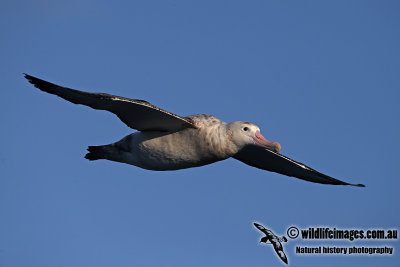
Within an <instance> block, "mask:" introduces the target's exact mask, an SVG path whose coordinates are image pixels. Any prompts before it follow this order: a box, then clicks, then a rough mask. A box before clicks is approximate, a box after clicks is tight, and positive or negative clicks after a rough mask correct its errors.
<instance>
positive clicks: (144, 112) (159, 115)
mask: <svg viewBox="0 0 400 267" xmlns="http://www.w3.org/2000/svg"><path fill="white" fill-rule="evenodd" d="M25 78H26V79H27V80H28V81H29V82H30V83H31V84H33V85H34V86H35V87H37V88H39V89H40V90H42V91H44V92H47V93H50V94H53V95H57V96H59V97H61V98H64V99H65V100H68V101H70V102H72V103H74V104H82V105H86V106H89V107H91V108H93V109H99V110H107V111H110V112H112V113H114V114H115V115H117V116H118V118H120V120H121V121H123V122H124V123H125V124H126V125H128V126H129V127H131V128H133V129H136V130H139V131H179V130H182V129H185V128H196V126H195V124H194V122H193V121H192V120H191V119H190V118H183V117H180V116H178V115H175V114H173V113H171V112H168V111H165V110H163V109H160V108H158V107H156V106H153V105H152V104H150V103H149V102H147V101H143V100H136V99H129V98H125V97H121V96H115V95H109V94H103V93H88V92H84V91H79V90H74V89H69V88H66V87H62V86H59V85H56V84H53V83H50V82H47V81H44V80H41V79H38V78H35V77H33V76H30V75H28V74H25Z"/></svg>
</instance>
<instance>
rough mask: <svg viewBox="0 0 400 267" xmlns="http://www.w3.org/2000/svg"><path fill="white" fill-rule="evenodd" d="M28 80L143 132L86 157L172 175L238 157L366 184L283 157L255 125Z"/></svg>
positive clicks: (314, 177) (292, 172)
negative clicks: (183, 115)
mask: <svg viewBox="0 0 400 267" xmlns="http://www.w3.org/2000/svg"><path fill="white" fill-rule="evenodd" d="M25 78H26V79H27V80H28V81H29V82H30V83H32V84H33V85H34V86H35V87H37V88H39V89H40V90H42V91H44V92H47V93H50V94H54V95H57V96H59V97H61V98H64V99H65V100H67V101H70V102H72V103H74V104H82V105H86V106H89V107H91V108H93V109H98V110H107V111H110V112H112V113H114V114H115V115H117V117H118V118H119V119H120V120H121V121H122V122H124V123H125V124H126V125H127V126H129V127H131V128H132V129H136V130H138V131H137V132H135V133H133V134H130V135H128V136H126V137H124V138H123V139H122V140H120V141H118V142H115V143H112V144H109V145H102V146H89V148H88V151H89V153H87V154H86V156H85V158H87V159H89V160H98V159H107V160H112V161H117V162H122V163H127V164H132V165H135V166H137V167H140V168H143V169H148V170H157V171H166V170H179V169H185V168H191V167H198V166H203V165H207V164H210V163H213V162H216V161H220V160H224V159H227V158H230V157H232V158H234V159H237V160H240V161H242V162H244V163H245V164H248V165H250V166H253V167H256V168H260V169H263V170H267V171H272V172H277V173H280V174H284V175H287V176H292V177H296V178H300V179H303V180H306V181H310V182H314V183H321V184H333V185H353V186H364V185H362V184H350V183H346V182H343V181H340V180H338V179H335V178H332V177H330V176H327V175H325V174H322V173H320V172H317V171H316V170H314V169H312V168H310V167H308V166H306V165H304V164H302V163H299V162H297V161H294V160H292V159H290V158H288V157H285V156H283V155H282V154H280V153H278V152H279V151H280V150H281V146H280V144H279V143H277V142H271V141H268V140H267V139H265V138H264V137H263V136H262V135H261V132H260V128H259V127H258V126H256V125H254V124H252V123H249V122H244V121H235V122H231V123H226V122H223V121H221V120H219V119H218V118H216V117H214V116H211V115H206V114H197V115H191V116H187V117H181V116H178V115H176V114H173V113H171V112H168V111H165V110H163V109H160V108H158V107H156V106H154V105H152V104H150V103H149V102H147V101H144V100H135V99H129V98H125V97H120V96H115V95H109V94H104V93H89V92H84V91H78V90H74V89H69V88H66V87H62V86H59V85H56V84H53V83H50V82H47V81H44V80H41V79H38V78H35V77H33V76H30V75H28V74H25Z"/></svg>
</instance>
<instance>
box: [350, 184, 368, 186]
mask: <svg viewBox="0 0 400 267" xmlns="http://www.w3.org/2000/svg"><path fill="white" fill-rule="evenodd" d="M353 185H354V186H358V187H366V186H365V185H364V184H353Z"/></svg>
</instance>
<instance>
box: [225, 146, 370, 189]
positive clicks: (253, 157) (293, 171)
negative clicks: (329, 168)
mask: <svg viewBox="0 0 400 267" xmlns="http://www.w3.org/2000/svg"><path fill="white" fill-rule="evenodd" d="M233 158H235V159H237V160H240V161H242V162H244V163H246V164H247V165H250V166H253V167H256V168H259V169H263V170H267V171H271V172H277V173H280V174H284V175H287V176H292V177H296V178H299V179H302V180H306V181H309V182H314V183H320V184H334V185H353V186H360V187H364V186H365V185H363V184H350V183H346V182H343V181H340V180H338V179H335V178H332V177H330V176H328V175H325V174H322V173H320V172H317V171H316V170H314V169H311V168H310V167H308V166H306V165H304V164H302V163H300V162H297V161H294V160H292V159H290V158H288V157H285V156H284V155H282V154H279V153H276V152H273V151H271V150H268V149H265V148H263V147H260V146H257V145H247V146H245V147H244V148H243V149H242V150H240V151H239V152H238V153H237V154H236V155H234V156H233Z"/></svg>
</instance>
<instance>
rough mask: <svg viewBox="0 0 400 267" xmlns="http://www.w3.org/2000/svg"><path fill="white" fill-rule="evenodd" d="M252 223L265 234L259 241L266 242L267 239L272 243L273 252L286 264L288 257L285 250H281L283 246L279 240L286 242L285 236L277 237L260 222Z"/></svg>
mask: <svg viewBox="0 0 400 267" xmlns="http://www.w3.org/2000/svg"><path fill="white" fill-rule="evenodd" d="M254 225H255V227H257V229H258V230H260V231H261V232H263V233H264V234H265V236H264V237H263V238H261V240H260V243H267V242H268V241H269V242H270V244H272V245H273V246H274V249H275V252H276V254H278V256H279V258H281V260H282V261H283V262H284V263H286V264H288V259H287V257H286V254H285V252H283V246H282V243H281V242H287V239H286V237H284V236H283V237H278V236H277V235H275V234H274V233H273V232H272V231H271V230H269V229H267V228H265V227H264V226H262V225H261V224H258V223H254Z"/></svg>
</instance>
